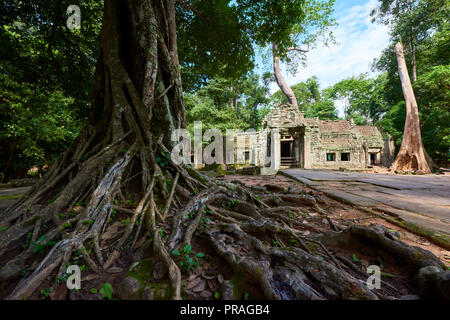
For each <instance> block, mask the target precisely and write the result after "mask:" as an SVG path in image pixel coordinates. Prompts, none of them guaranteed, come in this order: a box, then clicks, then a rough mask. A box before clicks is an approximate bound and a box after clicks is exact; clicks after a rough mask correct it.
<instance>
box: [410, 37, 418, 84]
mask: <svg viewBox="0 0 450 320" xmlns="http://www.w3.org/2000/svg"><path fill="white" fill-rule="evenodd" d="M411 75H412V81H413V82H416V81H417V71H416V45H415V43H414V39H411Z"/></svg>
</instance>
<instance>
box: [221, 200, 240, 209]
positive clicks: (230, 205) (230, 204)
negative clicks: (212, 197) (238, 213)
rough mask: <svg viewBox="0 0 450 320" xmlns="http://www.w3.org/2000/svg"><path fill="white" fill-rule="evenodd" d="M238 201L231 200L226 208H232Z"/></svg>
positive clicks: (226, 204)
mask: <svg viewBox="0 0 450 320" xmlns="http://www.w3.org/2000/svg"><path fill="white" fill-rule="evenodd" d="M237 202H238V201H237V200H236V199H233V200H230V201H228V202H227V203H225V205H224V208H225V209H230V208H231V207H233V206H234V205H235V204H236V203H237Z"/></svg>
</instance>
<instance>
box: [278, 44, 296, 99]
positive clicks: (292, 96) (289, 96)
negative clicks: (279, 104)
mask: <svg viewBox="0 0 450 320" xmlns="http://www.w3.org/2000/svg"><path fill="white" fill-rule="evenodd" d="M272 55H273V73H274V75H275V80H276V81H277V84H278V87H280V90H281V92H283V93H284V94H285V96H286V97H287V99H288V101H289V103H290V104H292V105H294V106H296V107H298V103H297V98H296V97H295V94H294V91H292V89H291V87H290V86H289V85H288V84H287V82H286V80H284V77H283V75H282V74H281V70H280V56H279V55H278V44H275V43H273V44H272Z"/></svg>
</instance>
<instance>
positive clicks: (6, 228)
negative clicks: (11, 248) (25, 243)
mask: <svg viewBox="0 0 450 320" xmlns="http://www.w3.org/2000/svg"><path fill="white" fill-rule="evenodd" d="M6 230H8V226H6V227H1V228H0V233H2V232H4V231H6Z"/></svg>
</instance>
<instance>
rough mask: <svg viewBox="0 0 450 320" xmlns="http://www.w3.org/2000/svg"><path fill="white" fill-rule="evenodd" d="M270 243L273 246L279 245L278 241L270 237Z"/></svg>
mask: <svg viewBox="0 0 450 320" xmlns="http://www.w3.org/2000/svg"><path fill="white" fill-rule="evenodd" d="M272 244H273V246H274V247H281V245H280V243H279V242H278V241H277V240H275V239H272Z"/></svg>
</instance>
